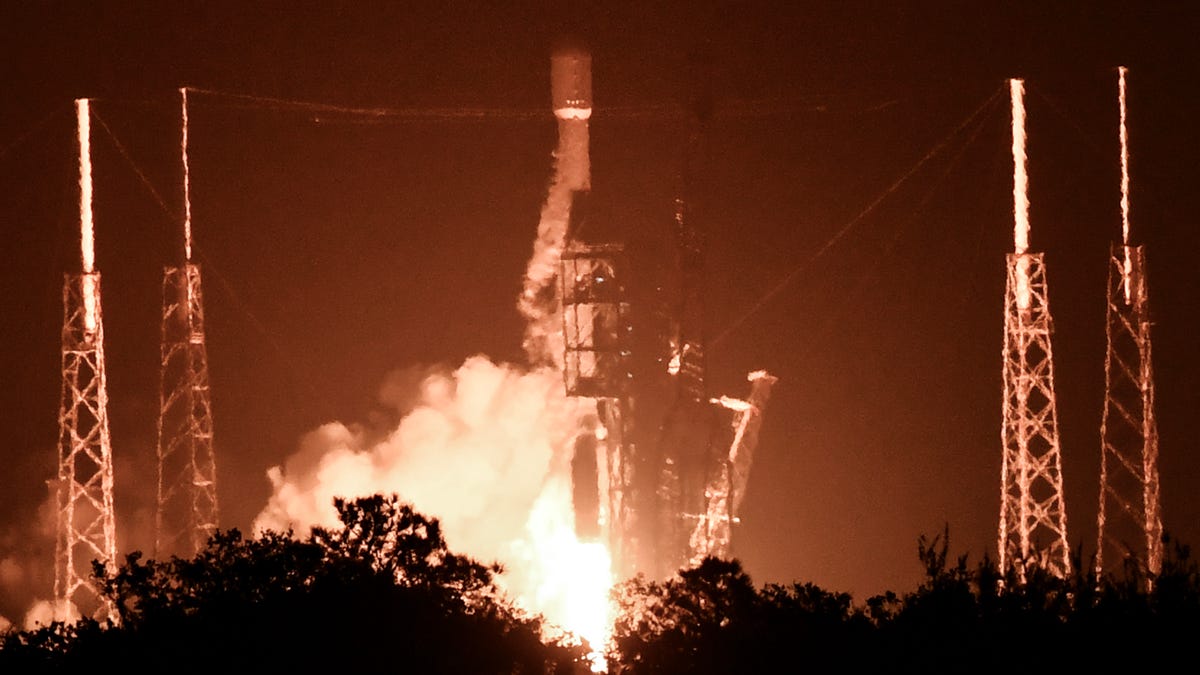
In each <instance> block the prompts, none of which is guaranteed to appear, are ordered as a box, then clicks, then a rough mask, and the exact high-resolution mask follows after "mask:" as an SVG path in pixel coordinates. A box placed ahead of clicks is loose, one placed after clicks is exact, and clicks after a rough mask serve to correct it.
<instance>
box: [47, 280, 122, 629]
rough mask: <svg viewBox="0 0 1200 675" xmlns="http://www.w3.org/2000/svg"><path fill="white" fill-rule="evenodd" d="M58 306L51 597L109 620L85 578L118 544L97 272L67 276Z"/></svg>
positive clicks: (106, 560)
mask: <svg viewBox="0 0 1200 675" xmlns="http://www.w3.org/2000/svg"><path fill="white" fill-rule="evenodd" d="M88 295H90V296H91V298H92V299H91V300H90V301H85V297H87V296H88ZM88 305H90V311H94V314H93V316H94V322H93V321H91V320H89V319H88V318H87V314H88V312H89V309H88V308H87V306H88ZM63 308H64V311H63V332H62V397H61V407H60V408H59V412H58V426H59V440H58V481H57V484H56V488H57V489H56V493H57V494H56V497H57V499H56V503H57V507H58V508H57V513H58V523H57V524H58V538H57V542H56V545H55V568H54V598H55V600H56V601H57V603H58V606H59V607H61V608H65V607H67V606H69V604H73V605H74V606H75V608H76V609H77V610H78V611H79V612H80V614H81V615H82V616H91V617H93V618H97V619H105V618H107V619H115V614H114V612H113V608H112V607H111V606H109V604H108V603H107V602H105V601H104V600H103V599H102V598H101V597H100V596H99V594H98V593H97V591H96V588H95V586H94V585H93V583H92V580H91V575H92V568H91V564H92V561H93V560H99V561H101V562H102V563H104V564H106V565H109V566H111V565H112V564H113V561H114V560H115V559H116V541H117V535H116V521H115V518H114V515H113V465H112V442H111V438H110V435H109V428H108V387H107V381H106V377H105V372H104V322H103V317H102V315H101V311H100V273H99V272H95V271H93V272H91V273H85V274H68V275H66V280H65V283H64V284H63ZM89 324H91V325H90V326H89ZM68 603H69V604H68Z"/></svg>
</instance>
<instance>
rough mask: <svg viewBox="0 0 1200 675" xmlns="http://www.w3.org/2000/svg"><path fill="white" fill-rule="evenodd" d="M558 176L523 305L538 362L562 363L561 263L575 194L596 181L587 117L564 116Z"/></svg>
mask: <svg viewBox="0 0 1200 675" xmlns="http://www.w3.org/2000/svg"><path fill="white" fill-rule="evenodd" d="M554 158H555V162H554V178H553V180H552V181H551V183H550V188H549V190H548V193H547V195H546V202H545V204H544V205H543V206H542V212H541V218H540V220H539V222H538V233H537V239H536V240H535V241H534V243H533V255H532V256H531V257H530V259H529V264H528V266H527V267H526V270H525V283H524V288H523V290H522V292H521V296H520V299H519V302H518V308H519V309H520V311H521V314H522V315H523V316H524V317H525V319H526V321H527V325H526V328H525V341H524V346H525V353H526V355H527V356H528V357H529V359H530V362H531V363H534V364H554V365H555V366H556V367H558V368H561V367H562V354H563V337H562V306H561V304H560V298H559V291H558V287H557V282H558V265H559V259H560V257H561V255H562V251H563V247H564V246H565V245H566V238H567V225H568V223H569V221H570V217H571V202H572V199H573V197H574V194H575V193H576V192H579V191H583V190H587V189H588V188H589V187H590V184H591V180H590V176H589V162H588V123H587V120H586V119H580V118H568V119H563V118H559V120H558V147H557V148H556V149H555V151H554Z"/></svg>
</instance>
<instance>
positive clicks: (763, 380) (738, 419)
mask: <svg viewBox="0 0 1200 675" xmlns="http://www.w3.org/2000/svg"><path fill="white" fill-rule="evenodd" d="M747 379H748V380H749V381H750V396H749V398H747V399H746V400H742V399H735V398H730V397H728V396H722V397H721V398H715V399H712V403H713V404H715V405H718V406H720V407H721V408H723V409H725V410H727V411H730V412H731V413H732V418H731V420H730V423H729V426H728V434H729V438H728V439H727V440H728V442H727V444H726V443H723V442H722V441H723V440H726V439H717V440H716V441H715V443H714V447H717V448H721V449H722V450H723V449H724V448H726V447H728V451H724V452H722V453H721V455H719V456H718V457H716V458H715V459H714V461H713V462H712V464H711V465H710V469H709V478H708V484H707V485H706V486H705V489H704V500H705V503H706V505H707V508H706V509H705V512H704V513H702V514H699V515H698V517H696V519H695V521H696V522H695V527H694V529H693V530H692V533H691V538H690V540H689V547H690V549H691V560H690V562H691V563H692V564H697V563H699V562H701V561H702V560H703V559H704V558H706V557H709V556H713V557H717V558H729V557H731V554H732V550H731V548H730V544H731V543H732V540H733V525H734V524H735V523H737V522H738V511H739V509H740V507H741V504H742V499H743V497H745V495H746V485H747V483H748V482H749V479H750V467H751V465H752V463H753V461H754V450H755V448H756V447H758V432H759V428H760V427H761V426H762V418H763V413H764V412H765V410H766V407H767V401H768V400H769V399H770V397H771V388H772V387H773V386H775V383H776V382H777V381H778V378H776V377H775V376H773V375H770V374H769V373H767V372H766V371H765V370H759V371H755V372H753V373H750V375H749V376H748V377H747Z"/></svg>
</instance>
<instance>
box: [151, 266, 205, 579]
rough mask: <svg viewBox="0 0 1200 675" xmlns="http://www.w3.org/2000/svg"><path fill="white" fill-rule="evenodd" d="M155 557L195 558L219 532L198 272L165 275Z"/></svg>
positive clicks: (175, 269)
mask: <svg viewBox="0 0 1200 675" xmlns="http://www.w3.org/2000/svg"><path fill="white" fill-rule="evenodd" d="M161 353H162V362H161V371H160V380H159V385H160V386H159V416H158V501H157V504H158V508H157V510H156V513H155V540H154V548H155V554H156V555H157V556H159V557H163V556H169V555H184V556H187V555H191V554H194V553H195V552H196V551H198V550H200V549H201V548H203V546H204V544H205V542H207V540H208V538H209V536H211V535H212V534H213V533H214V532H215V531H216V529H217V522H218V520H217V516H218V510H217V475H216V473H217V472H216V457H215V455H214V454H213V418H212V402H211V398H210V396H209V384H208V355H207V348H206V346H205V334H204V303H203V296H202V294H201V285H200V267H199V265H196V264H194V263H190V262H188V263H185V264H184V265H183V266H182V267H167V268H165V269H164V270H163V316H162V352H161Z"/></svg>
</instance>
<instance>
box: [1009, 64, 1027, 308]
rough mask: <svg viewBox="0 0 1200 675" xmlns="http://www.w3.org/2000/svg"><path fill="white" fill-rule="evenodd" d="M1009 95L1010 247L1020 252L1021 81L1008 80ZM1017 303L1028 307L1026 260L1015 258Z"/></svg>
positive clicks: (1023, 247) (1023, 222) (1023, 198)
mask: <svg viewBox="0 0 1200 675" xmlns="http://www.w3.org/2000/svg"><path fill="white" fill-rule="evenodd" d="M1008 85H1009V92H1010V93H1011V95H1012V132H1013V133H1012V156H1013V216H1014V223H1013V250H1014V252H1016V253H1017V254H1018V255H1022V256H1023V255H1024V253H1025V252H1026V251H1028V249H1029V175H1028V174H1027V173H1026V172H1025V162H1026V159H1027V158H1026V155H1025V81H1024V80H1018V79H1011V80H1009V81H1008ZM1017 306H1018V307H1020V308H1021V309H1028V308H1029V261H1028V260H1027V259H1025V258H1024V257H1021V258H1018V260H1017Z"/></svg>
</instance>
